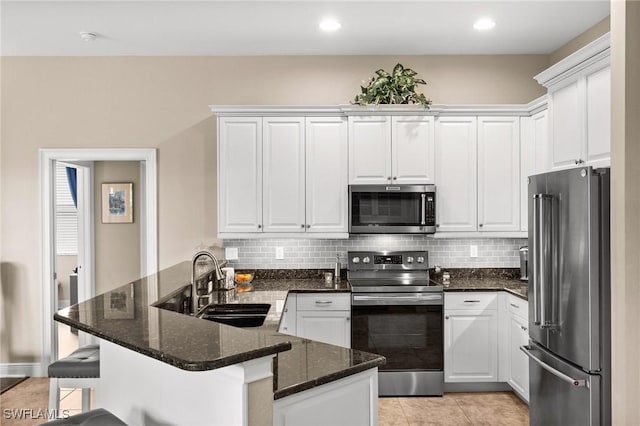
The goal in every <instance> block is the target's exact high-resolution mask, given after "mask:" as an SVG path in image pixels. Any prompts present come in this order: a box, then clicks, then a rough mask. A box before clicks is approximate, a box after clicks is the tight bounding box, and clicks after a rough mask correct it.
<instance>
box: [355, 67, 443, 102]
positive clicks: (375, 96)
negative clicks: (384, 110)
mask: <svg viewBox="0 0 640 426" xmlns="http://www.w3.org/2000/svg"><path fill="white" fill-rule="evenodd" d="M375 74H376V75H375V76H373V77H371V79H370V80H369V85H368V86H367V87H362V86H360V89H362V93H360V94H358V95H356V97H355V99H354V100H353V103H354V104H357V105H368V104H374V105H378V104H412V103H413V104H422V105H423V106H424V107H425V108H429V105H431V100H430V99H427V98H426V97H425V96H424V95H423V94H422V93H416V86H418V85H419V84H427V83H426V82H425V81H424V80H423V79H421V78H416V76H417V75H418V73H417V72H415V71H414V70H412V69H411V68H405V67H404V66H403V65H402V64H397V65H396V66H395V67H393V72H391V73H388V72H386V71H385V70H383V69H379V70H378V71H376V73H375Z"/></svg>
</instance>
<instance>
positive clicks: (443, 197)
mask: <svg viewBox="0 0 640 426" xmlns="http://www.w3.org/2000/svg"><path fill="white" fill-rule="evenodd" d="M476 127H477V123H476V118H475V117H439V118H438V119H437V120H436V164H437V167H436V187H437V193H436V206H437V207H436V208H437V212H436V227H437V230H438V232H445V231H467V232H471V231H476V229H477V175H476V170H477V169H476V167H477V161H476V160H477V143H476V141H477V134H476Z"/></svg>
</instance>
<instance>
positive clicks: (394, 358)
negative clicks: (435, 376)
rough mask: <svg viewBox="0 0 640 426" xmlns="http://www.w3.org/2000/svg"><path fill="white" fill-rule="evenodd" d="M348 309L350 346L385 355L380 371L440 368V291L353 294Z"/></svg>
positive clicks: (441, 348) (441, 332) (441, 356)
mask: <svg viewBox="0 0 640 426" xmlns="http://www.w3.org/2000/svg"><path fill="white" fill-rule="evenodd" d="M351 311H352V315H351V318H352V325H351V347H352V348H353V349H357V350H361V351H365V352H372V353H376V354H380V355H383V356H384V357H386V358H387V363H386V364H385V365H383V366H382V367H380V371H381V372H383V371H442V370H443V359H444V356H443V350H444V349H443V328H442V327H443V297H442V294H441V293H440V294H433V293H431V294H428V293H426V294H425V293H417V294H415V293H414V294H411V293H372V294H354V295H353V296H352V306H351Z"/></svg>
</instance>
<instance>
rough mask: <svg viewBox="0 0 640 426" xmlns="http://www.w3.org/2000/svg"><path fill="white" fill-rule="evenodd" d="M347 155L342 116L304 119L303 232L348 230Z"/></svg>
mask: <svg viewBox="0 0 640 426" xmlns="http://www.w3.org/2000/svg"><path fill="white" fill-rule="evenodd" d="M347 157H348V146H347V122H346V120H345V119H344V118H342V117H308V118H307V119H306V169H307V170H306V171H307V179H306V203H307V206H306V226H307V232H342V233H346V232H349V227H348V223H347V215H348V205H347V196H348V194H347V189H348V186H347V185H348V179H347V171H348V158H347Z"/></svg>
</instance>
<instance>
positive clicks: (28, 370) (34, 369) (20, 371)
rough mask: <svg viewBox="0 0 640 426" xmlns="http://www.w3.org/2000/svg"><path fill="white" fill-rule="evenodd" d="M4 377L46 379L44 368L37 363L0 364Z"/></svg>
mask: <svg viewBox="0 0 640 426" xmlns="http://www.w3.org/2000/svg"><path fill="white" fill-rule="evenodd" d="M0 376H2V377H24V376H29V377H46V376H47V375H46V374H44V373H43V371H42V366H41V365H40V363H37V362H6V363H0Z"/></svg>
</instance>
